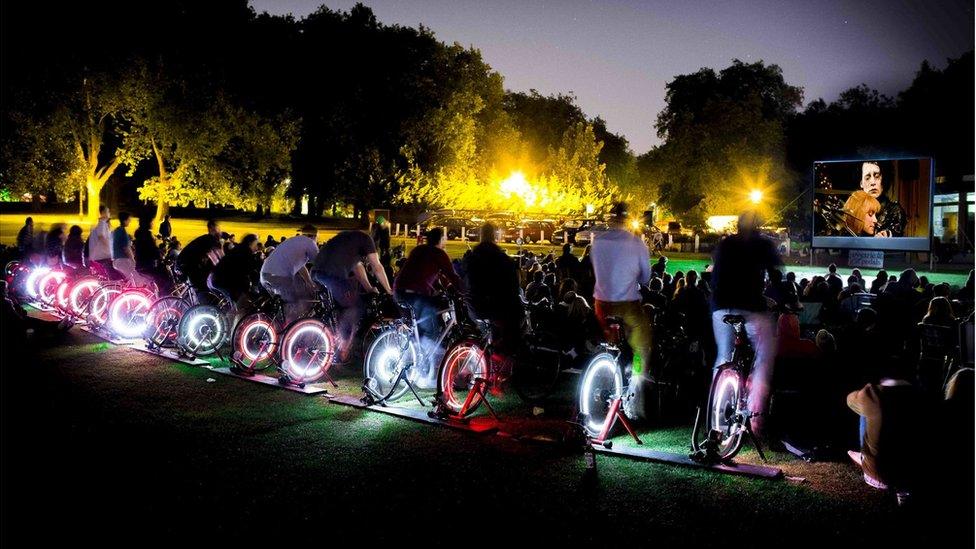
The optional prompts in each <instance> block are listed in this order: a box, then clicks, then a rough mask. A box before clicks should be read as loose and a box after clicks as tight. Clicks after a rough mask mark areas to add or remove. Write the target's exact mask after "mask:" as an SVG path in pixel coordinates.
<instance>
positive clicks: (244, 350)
mask: <svg viewBox="0 0 976 549" xmlns="http://www.w3.org/2000/svg"><path fill="white" fill-rule="evenodd" d="M233 340H234V360H235V361H237V362H238V363H240V364H241V365H242V366H243V367H244V368H247V369H249V370H259V369H263V368H266V367H268V366H269V365H270V364H271V363H272V362H273V361H274V357H275V354H276V353H277V351H278V328H277V326H276V322H275V320H274V319H273V318H271V317H270V316H268V315H266V314H264V313H252V314H249V315H247V316H245V317H244V318H243V319H241V321H240V322H238V323H237V327H236V328H234V336H233Z"/></svg>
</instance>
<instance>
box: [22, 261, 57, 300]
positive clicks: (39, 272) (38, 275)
mask: <svg viewBox="0 0 976 549" xmlns="http://www.w3.org/2000/svg"><path fill="white" fill-rule="evenodd" d="M50 272H51V268H50V267H44V266H41V267H34V268H33V269H31V271H30V273H29V274H28V275H27V279H26V280H25V281H24V291H25V292H26V294H27V296H28V297H29V298H30V299H31V300H32V301H37V300H38V299H40V295H39V294H38V291H39V290H40V288H38V286H39V285H40V282H41V279H42V278H44V276H45V275H46V274H48V273H50Z"/></svg>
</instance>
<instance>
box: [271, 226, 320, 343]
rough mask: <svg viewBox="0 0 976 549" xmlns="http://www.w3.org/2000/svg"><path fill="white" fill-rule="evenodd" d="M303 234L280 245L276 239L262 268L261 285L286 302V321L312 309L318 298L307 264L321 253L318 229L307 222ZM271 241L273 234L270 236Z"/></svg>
mask: <svg viewBox="0 0 976 549" xmlns="http://www.w3.org/2000/svg"><path fill="white" fill-rule="evenodd" d="M299 232H301V234H299V235H298V236H295V237H292V238H289V239H288V240H285V241H284V242H282V243H281V244H278V243H277V242H275V245H274V246H273V251H272V252H271V255H269V256H268V257H267V259H265V260H264V265H262V267H261V275H260V278H261V285H262V286H264V287H265V288H267V290H268V291H269V292H271V293H272V294H275V295H277V296H279V297H280V298H281V300H282V301H283V302H284V304H285V323H286V324H287V323H290V322H291V321H293V320H295V319H297V318H299V317H300V316H302V315H303V314H305V312H306V311H307V310H308V309H309V307H310V306H311V302H312V299H314V298H315V286H314V285H313V284H312V277H311V275H310V274H309V272H308V267H307V265H308V264H309V263H312V262H313V261H315V258H316V256H318V254H319V247H318V244H316V243H315V241H316V238H318V235H319V230H318V229H316V228H315V226H313V225H305V226H304V227H302V228H301V229H300V231H299ZM268 238H269V240H270V238H271V235H268Z"/></svg>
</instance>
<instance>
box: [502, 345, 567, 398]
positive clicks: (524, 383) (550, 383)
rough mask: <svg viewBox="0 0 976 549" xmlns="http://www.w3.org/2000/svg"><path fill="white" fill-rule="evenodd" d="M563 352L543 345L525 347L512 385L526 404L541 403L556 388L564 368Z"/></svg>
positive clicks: (513, 376)
mask: <svg viewBox="0 0 976 549" xmlns="http://www.w3.org/2000/svg"><path fill="white" fill-rule="evenodd" d="M562 355H563V354H562V352H561V351H560V350H558V349H555V348H549V347H545V346H543V345H532V346H527V347H526V348H524V352H523V353H522V355H521V356H520V357H519V358H520V360H519V361H518V363H517V364H516V365H515V367H514V369H513V370H512V386H513V387H514V388H515V392H516V393H518V396H519V398H521V399H522V401H523V402H525V403H526V404H539V403H541V402H543V401H544V400H546V399H547V398H549V395H551V394H552V392H553V390H555V388H556V382H557V381H558V380H559V372H560V371H561V369H562V360H563V358H562Z"/></svg>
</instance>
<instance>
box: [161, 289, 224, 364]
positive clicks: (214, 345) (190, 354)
mask: <svg viewBox="0 0 976 549" xmlns="http://www.w3.org/2000/svg"><path fill="white" fill-rule="evenodd" d="M190 293H191V295H192V296H194V299H195V300H196V304H195V305H192V306H190V307H189V308H187V309H186V310H185V312H183V314H182V315H181V316H180V319H179V323H178V324H177V327H176V351H177V354H179V355H180V356H183V357H186V358H189V359H196V358H198V357H200V356H209V355H212V354H216V355H217V356H218V358H220V359H221V360H223V358H224V357H223V355H222V354H221V352H220V348H221V347H222V346H223V345H224V343H225V341H226V340H227V334H228V332H229V331H230V326H229V324H230V322H229V321H228V318H231V319H232V318H234V316H235V315H236V312H237V306H236V304H235V303H234V300H232V299H231V298H230V296H229V295H228V294H227V293H226V292H224V291H223V290H221V289H219V288H217V287H215V286H214V285H213V284H212V283H211V279H210V278H209V277H208V279H207V290H206V291H204V292H199V293H198V292H194V291H192V289H191V291H190Z"/></svg>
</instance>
